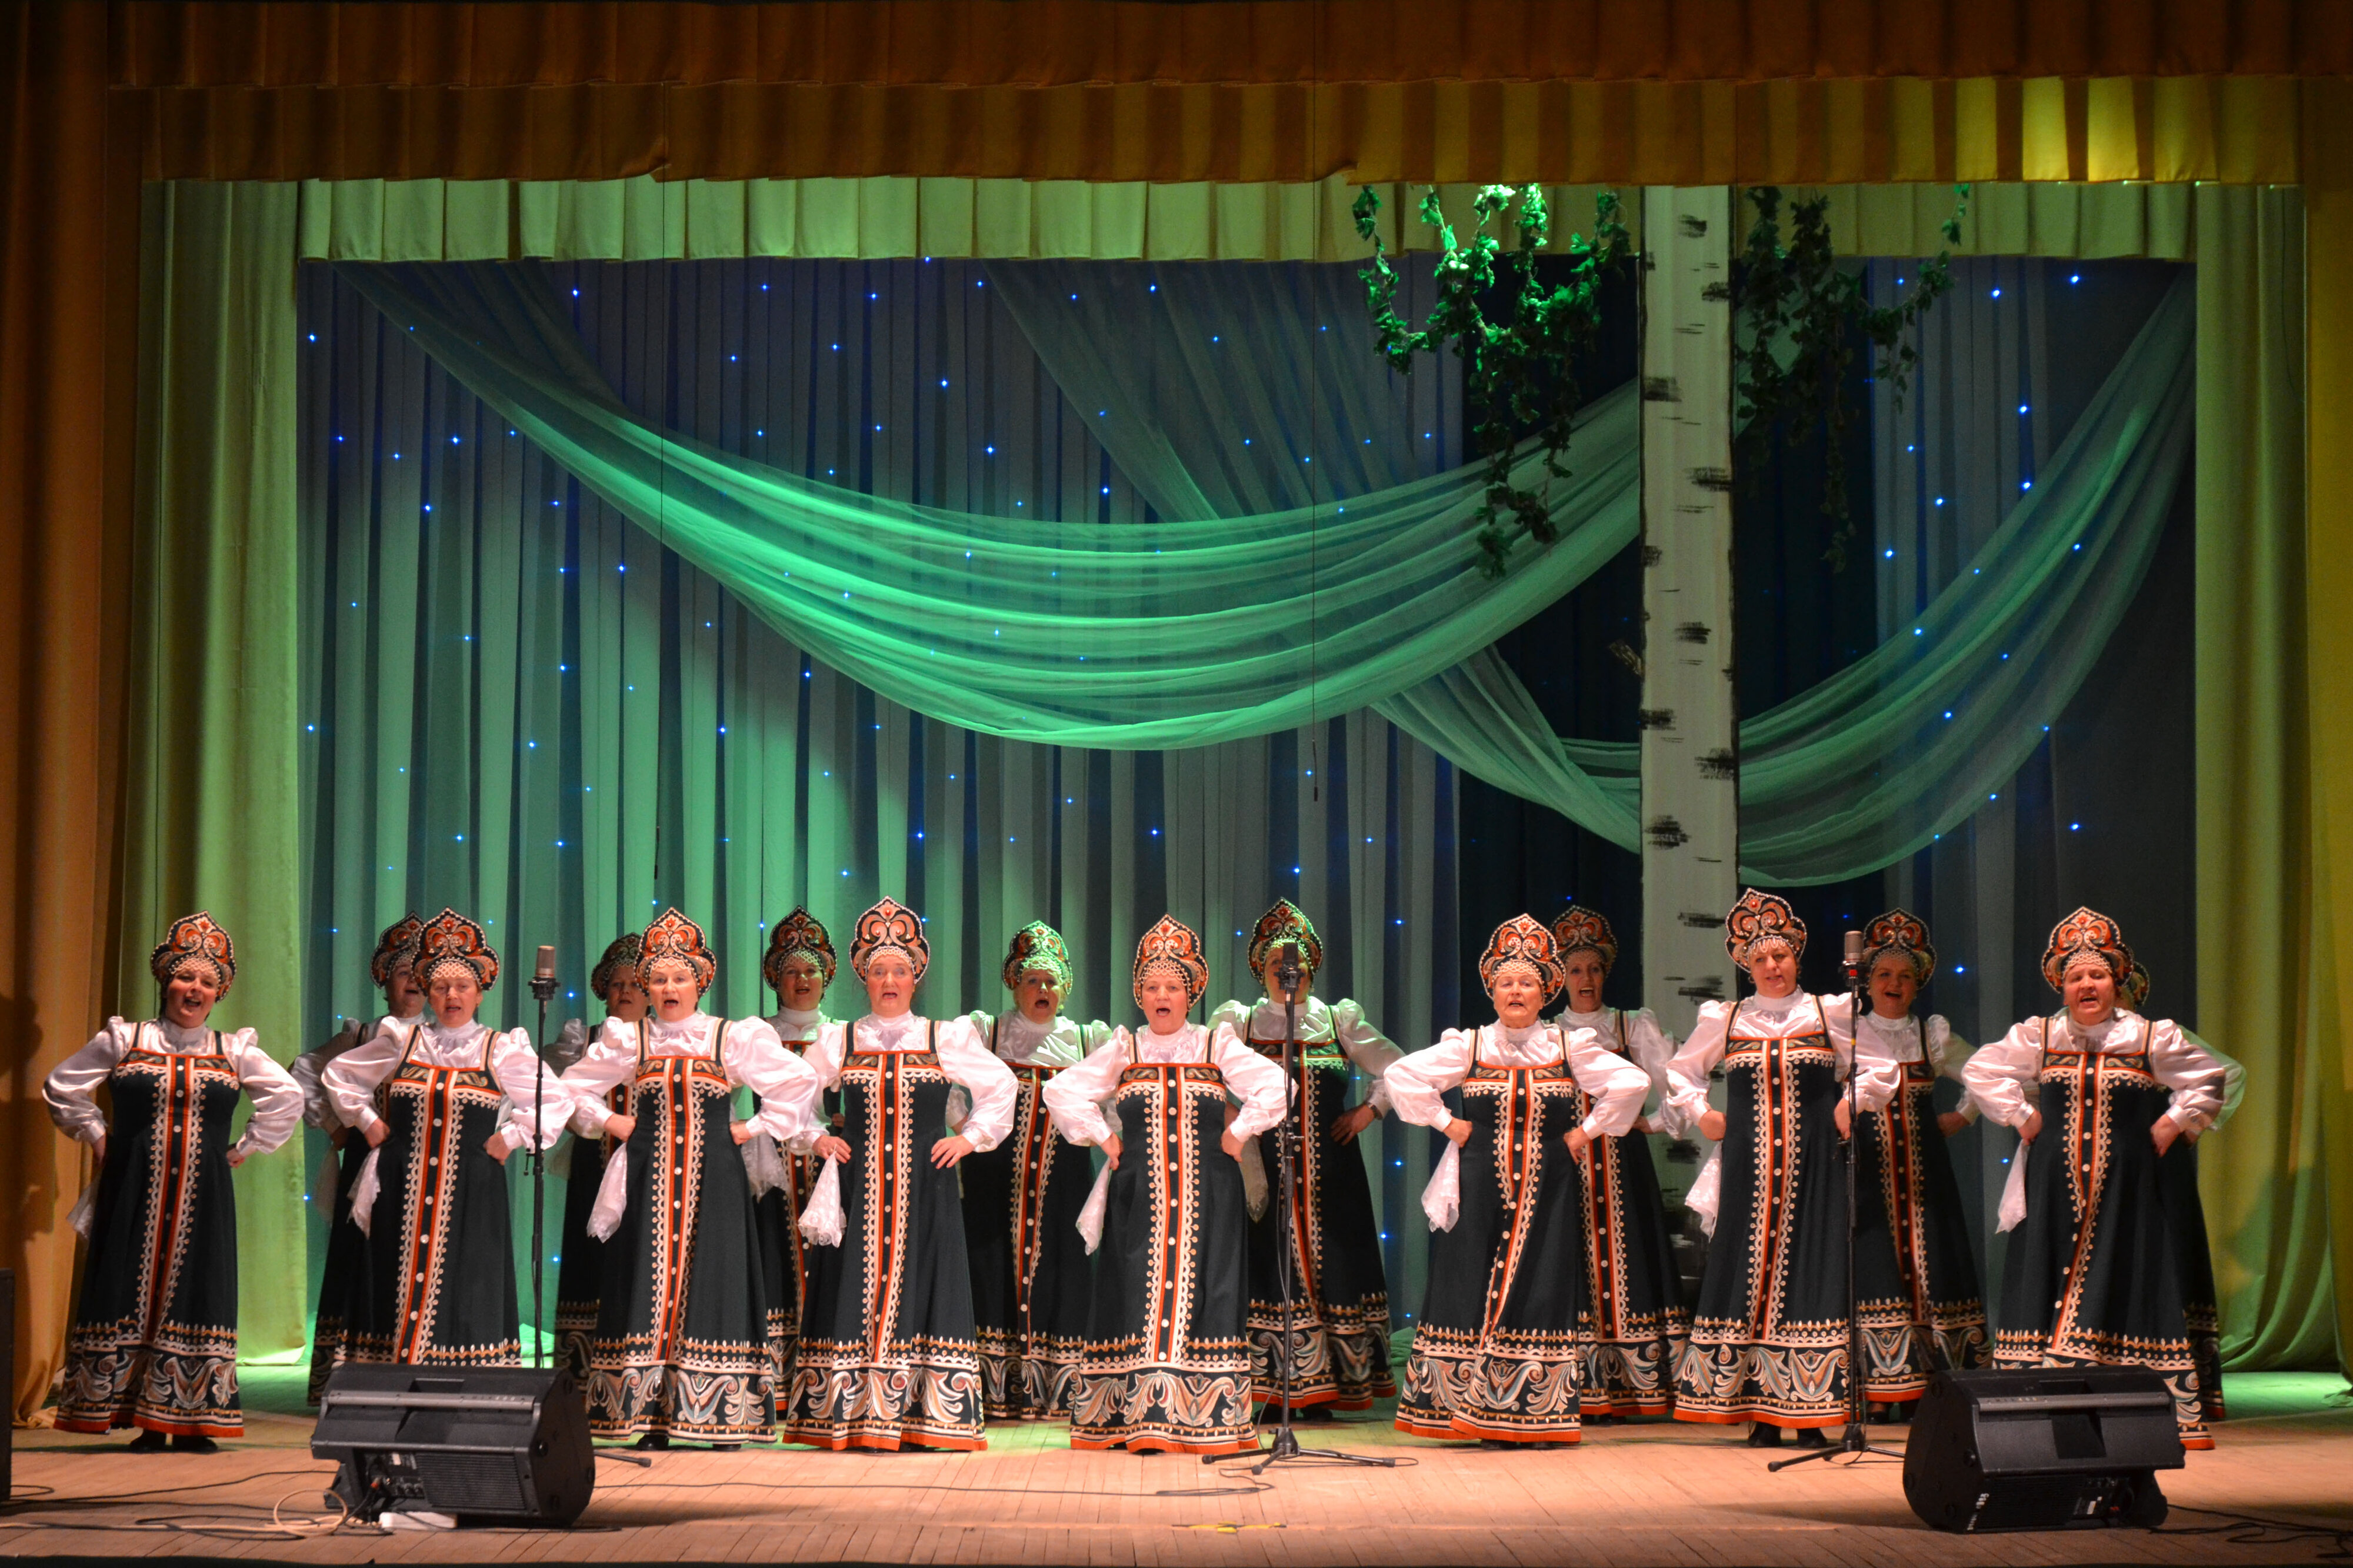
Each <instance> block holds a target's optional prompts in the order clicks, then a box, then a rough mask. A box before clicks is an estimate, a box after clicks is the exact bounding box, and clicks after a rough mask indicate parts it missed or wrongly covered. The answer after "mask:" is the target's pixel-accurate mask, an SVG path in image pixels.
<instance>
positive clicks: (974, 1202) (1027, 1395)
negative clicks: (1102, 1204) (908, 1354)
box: [950, 921, 1111, 1421]
mask: <svg viewBox="0 0 2353 1568" xmlns="http://www.w3.org/2000/svg"><path fill="white" fill-rule="evenodd" d="M1003 977H1004V980H1005V988H1006V989H1007V990H1008V991H1010V992H1012V993H1013V1002H1014V1005H1013V1009H1012V1011H1010V1012H1007V1013H999V1014H997V1015H996V1016H993V1017H992V1016H990V1015H988V1014H987V1013H975V1014H973V1015H972V1018H971V1023H972V1026H973V1027H974V1028H975V1029H976V1030H978V1031H979V1032H980V1035H981V1037H983V1038H985V1039H986V1040H987V1042H988V1048H989V1049H990V1050H991V1051H993V1052H995V1053H996V1054H997V1057H998V1058H1000V1059H1002V1060H1003V1061H1004V1063H1005V1065H1006V1066H1007V1067H1008V1068H1010V1069H1011V1071H1012V1073H1013V1078H1014V1081H1015V1083H1016V1084H1017V1085H1018V1088H1019V1091H1020V1092H1019V1093H1018V1095H1017V1096H1016V1098H1015V1100H1014V1101H1013V1128H1012V1131H1011V1132H1010V1133H1008V1135H1007V1137H1006V1139H1005V1141H1004V1142H1001V1143H999V1144H997V1147H996V1148H994V1149H991V1150H988V1151H987V1152H977V1153H975V1154H973V1155H972V1156H971V1157H970V1158H969V1159H967V1160H965V1163H964V1231H965V1249H966V1251H967V1252H968V1253H969V1254H970V1255H971V1259H972V1307H973V1316H974V1319H975V1321H976V1323H977V1325H978V1338H979V1343H980V1386H981V1404H982V1407H983V1409H984V1410H986V1411H987V1415H988V1418H989V1419H990V1420H991V1421H1016V1420H1027V1419H1035V1418H1039V1417H1067V1416H1068V1415H1070V1413H1071V1379H1072V1378H1073V1377H1074V1376H1075V1375H1076V1374H1077V1372H1078V1370H1079V1356H1080V1352H1081V1351H1082V1348H1083V1347H1084V1344H1085V1341H1086V1333H1087V1314H1088V1313H1089V1312H1090V1311H1091V1310H1092V1308H1093V1304H1094V1266H1093V1263H1092V1260H1091V1259H1090V1258H1088V1256H1087V1250H1086V1246H1085V1244H1084V1242H1083V1241H1082V1239H1081V1237H1080V1236H1079V1229H1078V1220H1079V1215H1080V1212H1081V1211H1082V1209H1083V1208H1084V1207H1085V1206H1086V1201H1087V1189H1088V1187H1089V1185H1090V1184H1092V1182H1093V1180H1094V1165H1093V1163H1092V1160H1091V1159H1090V1157H1089V1156H1088V1154H1087V1152H1086V1150H1084V1149H1083V1148H1082V1147H1080V1146H1079V1145H1078V1144H1076V1143H1073V1142H1071V1141H1070V1140H1069V1139H1068V1138H1065V1137H1062V1136H1061V1135H1060V1133H1059V1132H1058V1131H1056V1129H1055V1126H1054V1122H1053V1118H1052V1117H1051V1115H1050V1113H1049V1112H1048V1110H1047V1109H1046V1100H1045V1091H1046V1085H1047V1083H1048V1082H1049V1081H1050V1080H1051V1079H1052V1078H1053V1076H1054V1075H1055V1074H1056V1073H1058V1072H1060V1071H1061V1070H1062V1069H1063V1068H1072V1067H1076V1066H1078V1065H1079V1063H1081V1062H1082V1061H1084V1060H1085V1059H1086V1057H1087V1053H1088V1052H1089V1051H1090V1050H1092V1049H1093V1048H1094V1047H1097V1046H1100V1045H1101V1044H1103V1041H1104V1040H1106V1039H1108V1038H1109V1037H1110V1035H1111V1028H1110V1026H1108V1025H1105V1024H1099V1023H1098V1024H1079V1023H1074V1022H1073V1021H1071V1019H1069V1018H1066V1017H1064V1016H1062V1000H1063V998H1064V997H1066V996H1068V995H1069V994H1071V979H1072V976H1071V950H1070V948H1069V947H1068V946H1067V945H1065V944H1064V942H1063V941H1062V933H1061V932H1060V931H1056V930H1055V929H1054V928H1053V927H1052V926H1050V925H1048V924H1047V923H1046V922H1045V921H1030V922H1029V924H1028V925H1026V926H1023V927H1022V928H1021V929H1020V930H1019V931H1015V932H1014V933H1013V942H1012V944H1011V946H1010V947H1009V948H1008V950H1007V952H1006V954H1005V967H1004V970H1003ZM954 1109H955V1114H953V1115H952V1116H951V1118H950V1120H951V1121H952V1122H954V1123H955V1124H956V1125H958V1126H961V1125H962V1123H963V1121H964V1115H963V1108H962V1106H961V1105H960V1104H959V1105H958V1106H957V1107H955V1108H954Z"/></svg>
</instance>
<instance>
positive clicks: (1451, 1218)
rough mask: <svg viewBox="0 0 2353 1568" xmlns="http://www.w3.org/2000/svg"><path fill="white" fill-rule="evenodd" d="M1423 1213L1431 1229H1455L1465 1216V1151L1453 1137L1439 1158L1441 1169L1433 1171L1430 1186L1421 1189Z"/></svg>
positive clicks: (1439, 1167) (1447, 1142)
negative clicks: (1463, 1193)
mask: <svg viewBox="0 0 2353 1568" xmlns="http://www.w3.org/2000/svg"><path fill="white" fill-rule="evenodd" d="M1421 1212H1422V1213H1423V1214H1424V1215H1427V1216H1429V1219H1430V1229H1432V1230H1452V1229H1453V1228H1454V1222H1455V1221H1456V1220H1458V1219H1461V1217H1462V1151H1461V1149H1460V1148H1458V1147H1456V1145H1455V1142H1454V1140H1453V1139H1451V1138H1450V1139H1448V1140H1447V1141H1446V1152H1445V1153H1443V1154H1440V1156H1439V1157H1438V1169H1436V1170H1434V1171H1432V1172H1430V1185H1428V1186H1426V1187H1424V1188H1422V1189H1421Z"/></svg>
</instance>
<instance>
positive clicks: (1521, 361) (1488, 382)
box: [1353, 184, 1632, 577]
mask: <svg viewBox="0 0 2353 1568" xmlns="http://www.w3.org/2000/svg"><path fill="white" fill-rule="evenodd" d="M1514 207H1516V209H1517V210H1516V212H1514V210H1513V209H1514ZM1353 210H1354V212H1355V214H1356V232H1357V233H1358V234H1359V235H1361V236H1363V237H1365V238H1366V239H1367V240H1369V241H1371V242H1372V247H1373V258H1372V260H1371V261H1370V262H1368V263H1366V266H1365V268H1363V270H1362V271H1361V273H1360V274H1359V276H1361V277H1362V278H1363V279H1364V280H1365V300H1366V304H1367V305H1368V306H1369V307H1370V309H1371V311H1372V319H1373V328H1374V331H1377V333H1378V334H1379V348H1380V353H1381V355H1382V357H1383V358H1385V359H1387V360H1388V363H1389V364H1390V366H1391V367H1392V368H1393V369H1395V370H1397V371H1398V372H1399V373H1400V374H1406V373H1410V372H1411V371H1412V369H1413V365H1414V359H1415V356H1416V355H1418V354H1420V353H1425V352H1427V353H1432V354H1435V353H1439V352H1440V350H1442V349H1444V348H1446V347H1448V346H1449V345H1450V344H1451V346H1452V349H1453V352H1454V354H1455V357H1456V358H1458V359H1460V360H1461V362H1462V375H1463V387H1464V390H1465V392H1466V393H1467V394H1468V395H1469V397H1470V403H1471V410H1472V417H1473V420H1474V423H1473V424H1472V427H1471V435H1472V441H1473V442H1474V443H1475V444H1476V445H1477V447H1478V450H1479V452H1480V454H1481V456H1482V457H1483V458H1485V459H1486V462H1487V489H1486V495H1485V500H1484V501H1483V503H1482V506H1481V507H1480V509H1479V514H1478V516H1479V549H1480V552H1481V555H1482V566H1483V569H1484V570H1485V572H1486V574H1487V575H1489V576H1490V577H1500V576H1502V575H1503V574H1504V567H1505V564H1506V561H1507V558H1508V552H1509V551H1510V549H1511V546H1512V545H1513V543H1514V542H1515V541H1516V539H1517V537H1518V535H1519V534H1521V533H1523V532H1525V534H1527V535H1528V536H1529V537H1530V538H1532V539H1534V540H1535V541H1536V542H1538V543H1540V544H1549V543H1550V542H1552V541H1553V540H1554V539H1555V538H1556V535H1557V531H1556V529H1555V528H1554V527H1553V522H1552V508H1551V501H1550V494H1549V492H1550V489H1551V486H1552V481H1553V480H1554V479H1567V477H1568V473H1569V470H1568V468H1567V464H1566V463H1565V462H1564V461H1563V460H1562V459H1563V458H1564V455H1565V454H1566V453H1567V450H1568V436H1569V426H1570V423H1571V420H1572V419H1573V417H1574V416H1575V415H1576V413H1577V378H1576V377H1575V375H1573V374H1571V371H1572V369H1573V366H1574V363H1575V361H1576V358H1577V355H1579V354H1581V353H1586V352H1588V351H1589V350H1590V349H1591V347H1592V345H1593V340H1594V337H1595V334H1596V332H1597V331H1599V327H1600V321H1601V303H1600V296H1601V281H1602V278H1603V275H1604V272H1605V270H1606V269H1607V268H1609V267H1610V266H1611V265H1613V264H1615V263H1618V262H1621V261H1624V260H1625V259H1627V258H1629V257H1630V255H1631V254H1632V247H1631V244H1630V237H1629V236H1628V234H1627V232H1626V226H1625V225H1624V224H1623V223H1621V222H1620V221H1619V216H1618V215H1619V206H1618V196H1617V194H1616V193H1615V192H1612V191H1604V192H1602V193H1601V195H1599V197H1598V198H1597V199H1596V201H1595V204H1594V217H1593V237H1592V238H1591V239H1590V240H1588V239H1587V238H1585V237H1583V236H1582V235H1572V236H1571V237H1570V238H1569V242H1568V245H1567V247H1566V249H1565V250H1563V251H1560V252H1556V253H1555V254H1556V255H1561V256H1565V257H1566V258H1567V281H1566V282H1562V283H1558V284H1556V285H1555V286H1553V287H1551V288H1549V289H1547V288H1546V286H1545V285H1544V284H1543V283H1542V282H1541V281H1539V280H1538V279H1537V277H1536V258H1537V255H1538V253H1539V252H1541V251H1543V249H1544V247H1545V246H1546V244H1547V243H1548V242H1549V240H1550V238H1551V233H1552V215H1551V214H1550V212H1548V211H1547V210H1546V206H1545V199H1544V191H1543V189H1542V188H1541V187H1539V186H1536V185H1533V184H1530V185H1518V186H1514V185H1483V186H1482V187H1480V190H1479V193H1478V195H1476V196H1475V197H1474V198H1473V199H1472V213H1473V215H1474V217H1473V221H1472V230H1471V237H1470V239H1469V242H1468V243H1467V244H1458V243H1457V242H1456V239H1455V235H1454V228H1453V226H1452V225H1451V224H1449V223H1448V222H1447V221H1446V214H1445V212H1444V211H1443V209H1442V208H1441V207H1440V205H1439V200H1438V189H1437V187H1436V186H1434V185H1433V186H1431V187H1430V191H1429V192H1428V194H1427V195H1424V196H1423V197H1422V199H1421V206H1420V209H1419V210H1420V217H1421V221H1422V222H1423V223H1426V224H1428V225H1429V226H1430V227H1432V228H1434V229H1436V230H1437V231H1438V242H1439V251H1440V255H1439V260H1438V272H1437V279H1436V281H1437V290H1438V297H1437V300H1436V301H1435V302H1434V303H1433V304H1432V305H1431V306H1430V319H1429V321H1428V323H1427V324H1426V325H1424V326H1422V327H1420V328H1419V329H1417V328H1416V327H1415V326H1414V325H1413V323H1412V322H1410V321H1407V320H1406V319H1405V318H1403V317H1402V316H1399V315H1398V313H1397V288H1398V274H1397V269H1396V268H1393V267H1391V266H1390V265H1389V260H1388V253H1387V250H1386V248H1385V247H1383V245H1382V243H1381V237H1380V232H1379V226H1378V224H1377V221H1376V220H1377V216H1378V215H1379V213H1380V210H1381V200H1380V197H1379V196H1378V195H1376V194H1375V193H1374V192H1373V191H1372V189H1371V188H1369V187H1367V188H1366V190H1365V191H1364V193H1363V194H1362V195H1358V196H1357V198H1356V206H1355V208H1354V209H1353ZM1507 214H1508V215H1510V221H1511V223H1512V225H1513V226H1514V228H1515V229H1516V231H1517V243H1516V245H1515V246H1514V247H1513V248H1512V249H1511V250H1509V251H1506V250H1505V249H1504V243H1503V240H1502V238H1501V237H1500V236H1501V233H1502V230H1503V227H1504V220H1505V217H1506V215H1507ZM1490 226H1493V229H1494V231H1495V232H1493V233H1491V232H1489V230H1490ZM1499 262H1500V264H1501V270H1502V271H1503V272H1504V274H1505V275H1506V284H1507V287H1508V289H1509V299H1510V301H1511V312H1510V314H1509V315H1508V316H1507V317H1506V318H1505V319H1504V320H1503V321H1489V320H1488V319H1487V316H1486V311H1485V310H1484V308H1483V307H1482V303H1481V301H1482V298H1484V297H1488V296H1490V295H1492V293H1493V290H1494V289H1495V287H1496V281H1497V272H1498V264H1499ZM1529 435H1533V436H1535V437H1536V438H1537V439H1538V440H1539V441H1540V442H1541V443H1542V447H1543V450H1544V473H1545V478H1544V480H1543V483H1542V484H1541V485H1540V486H1539V487H1537V488H1534V489H1527V488H1523V487H1521V486H1518V485H1515V484H1514V483H1513V482H1512V468H1513V459H1514V455H1515V454H1516V452H1517V449H1518V447H1519V443H1520V441H1521V440H1522V438H1523V437H1525V436H1529Z"/></svg>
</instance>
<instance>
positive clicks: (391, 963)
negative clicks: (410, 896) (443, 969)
mask: <svg viewBox="0 0 2353 1568" xmlns="http://www.w3.org/2000/svg"><path fill="white" fill-rule="evenodd" d="M424 931H425V922H424V921H422V920H421V919H419V918H418V917H417V911H416V910H410V911H409V912H408V913H406V914H405V915H403V916H401V917H400V918H399V919H398V920H396V921H393V922H392V923H391V924H390V925H388V926H386V927H385V928H384V934H383V935H382V936H380V937H378V938H376V939H375V955H374V956H372V957H371V958H369V960H368V978H369V979H371V980H374V981H375V988H376V989H377V990H379V991H381V990H383V989H384V988H385V986H387V985H389V984H392V972H393V971H394V970H396V969H398V968H399V967H400V966H401V965H402V964H404V963H406V964H407V965H408V966H409V967H410V968H412V969H413V968H415V967H416V964H417V938H418V937H419V936H420V935H422V934H423V933H424Z"/></svg>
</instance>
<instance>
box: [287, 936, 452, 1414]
mask: <svg viewBox="0 0 2353 1568" xmlns="http://www.w3.org/2000/svg"><path fill="white" fill-rule="evenodd" d="M424 929H425V922H424V921H422V920H420V919H418V918H417V916H416V915H415V914H413V913H412V914H407V915H404V916H402V917H401V918H400V919H399V920H397V921H394V922H393V923H392V924H391V925H388V926H386V927H385V930H384V934H383V935H382V936H379V937H377V938H376V942H375V954H374V955H373V956H372V957H370V958H369V960H368V977H369V978H370V979H372V980H374V981H375V988H376V989H377V990H378V991H381V992H383V993H384V1013H383V1015H382V1016H381V1017H380V1018H378V1020H377V1021H376V1025H375V1027H374V1028H372V1029H368V1030H366V1031H365V1032H364V1033H363V1032H362V1030H361V1026H360V1021H359V1020H358V1019H357V1018H349V1019H345V1020H344V1023H343V1027H342V1028H341V1029H339V1030H337V1031H336V1032H335V1035H334V1037H333V1038H332V1039H330V1040H329V1041H328V1042H327V1043H326V1044H325V1045H323V1046H321V1047H319V1048H318V1049H316V1050H313V1051H305V1052H303V1053H302V1054H301V1056H299V1057H296V1058H294V1065H293V1066H292V1067H290V1068H288V1069H287V1070H288V1071H289V1072H290V1073H292V1074H293V1076H294V1081H295V1083H297V1084H298V1085H300V1086H301V1090H302V1121H303V1123H304V1125H306V1126H311V1127H315V1128H317V1129H318V1130H319V1131H322V1132H323V1133H325V1134H326V1135H327V1140H328V1142H330V1143H332V1145H333V1146H334V1147H333V1148H332V1150H331V1151H330V1152H329V1153H328V1156H327V1159H326V1161H323V1162H322V1163H321V1167H320V1168H321V1171H322V1174H321V1175H320V1176H319V1177H318V1178H316V1179H314V1180H313V1181H312V1183H311V1201H312V1202H314V1203H315V1202H316V1201H317V1199H318V1194H320V1193H325V1194H327V1205H326V1208H327V1268H326V1272H325V1273H324V1274H322V1276H321V1277H320V1279H319V1311H318V1315H317V1317H316V1318H314V1319H313V1320H312V1323H313V1326H312V1329H311V1386H310V1390H309V1398H310V1403H311V1404H312V1405H316V1404H318V1403H319V1400H320V1399H321V1397H322V1396H323V1395H324V1394H326V1392H327V1379H328V1378H330V1377H332V1376H333V1375H334V1372H335V1368H337V1367H339V1366H341V1365H343V1360H344V1358H345V1356H346V1354H347V1353H348V1351H347V1347H346V1345H345V1343H344V1336H345V1335H346V1334H347V1333H348V1332H349V1331H350V1329H351V1319H352V1316H353V1312H354V1310H356V1308H357V1306H358V1295H359V1292H360V1291H361V1290H362V1289H364V1274H365V1271H366V1268H367V1237H366V1236H365V1235H364V1234H363V1233H362V1232H361V1230H360V1227H359V1226H358V1225H357V1224H355V1223H354V1222H353V1219H352V1189H353V1187H354V1186H356V1185H357V1184H358V1183H359V1175H360V1166H361V1165H363V1164H364V1163H366V1161H367V1148H368V1146H367V1140H366V1139H364V1138H354V1137H353V1136H352V1135H351V1129H350V1128H348V1127H346V1126H344V1125H343V1118H342V1117H340V1116H338V1115H336V1114H335V1105H334V1101H332V1100H329V1099H328V1098H327V1086H326V1083H325V1081H324V1080H323V1079H322V1078H321V1076H320V1075H321V1074H322V1073H323V1072H325V1071H326V1068H327V1064H328V1063H329V1062H331V1061H333V1060H334V1059H335V1058H337V1057H339V1056H342V1055H343V1053H344V1052H345V1051H348V1050H350V1049H351V1048H352V1047H353V1046H356V1045H358V1044H359V1043H360V1041H362V1040H363V1039H369V1038H373V1037H375V1035H376V1034H378V1033H380V1032H381V1031H383V1030H384V1029H385V1028H399V1027H406V1026H408V1025H410V1024H414V1023H416V1022H417V1020H418V1019H420V1018H422V1017H423V1016H425V987H423V986H422V985H419V984H417V933H418V932H420V931H423V930H424Z"/></svg>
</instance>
